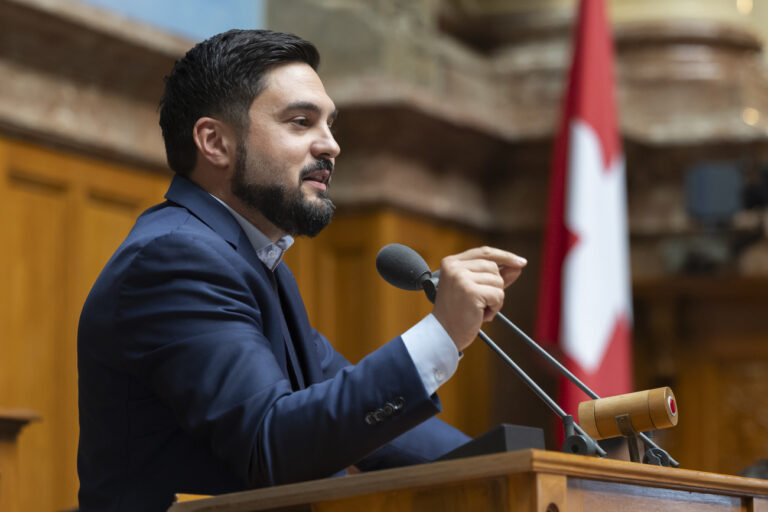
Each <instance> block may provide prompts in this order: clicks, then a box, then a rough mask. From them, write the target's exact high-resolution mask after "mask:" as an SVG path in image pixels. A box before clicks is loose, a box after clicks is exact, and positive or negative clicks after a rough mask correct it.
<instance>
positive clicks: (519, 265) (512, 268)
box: [441, 247, 528, 288]
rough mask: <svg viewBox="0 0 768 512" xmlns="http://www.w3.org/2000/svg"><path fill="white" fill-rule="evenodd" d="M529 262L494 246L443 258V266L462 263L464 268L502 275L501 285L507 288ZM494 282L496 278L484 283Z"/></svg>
mask: <svg viewBox="0 0 768 512" xmlns="http://www.w3.org/2000/svg"><path fill="white" fill-rule="evenodd" d="M486 256H487V257H486ZM501 262H503V263H501ZM527 263H528V261H527V260H526V259H525V258H522V257H520V256H518V255H516V254H513V253H511V252H507V251H502V250H501V249H495V248H493V247H478V248H474V249H470V250H468V251H464V252H462V253H460V254H456V255H454V256H448V257H447V258H445V259H443V262H442V265H441V267H446V266H448V267H450V266H452V265H453V264H461V266H462V267H463V268H465V269H467V270H470V271H472V272H476V273H487V274H492V275H495V276H500V277H501V283H502V284H501V286H502V287H503V288H506V287H508V286H509V285H511V284H512V283H514V282H515V281H516V280H517V278H518V277H520V275H521V273H522V269H523V267H525V265H527ZM488 279H490V278H488ZM492 282H495V280H494V281H483V283H484V284H492Z"/></svg>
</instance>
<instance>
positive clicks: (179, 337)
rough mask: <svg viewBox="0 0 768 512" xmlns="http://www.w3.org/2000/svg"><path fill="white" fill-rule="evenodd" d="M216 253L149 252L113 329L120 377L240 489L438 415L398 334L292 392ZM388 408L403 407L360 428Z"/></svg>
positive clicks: (242, 290) (253, 303)
mask: <svg viewBox="0 0 768 512" xmlns="http://www.w3.org/2000/svg"><path fill="white" fill-rule="evenodd" d="M225 249H230V248H229V246H217V245H215V244H213V243H211V242H210V241H208V240H200V239H194V238H190V237H189V236H179V235H176V234H173V233H171V234H169V235H164V236H162V237H160V238H157V239H155V240H153V241H152V242H150V243H149V244H147V245H146V246H145V247H144V248H143V249H142V250H141V251H140V252H139V253H138V254H137V255H136V256H135V257H134V259H133V261H132V263H131V265H130V267H129V269H128V271H127V272H126V273H125V275H124V278H123V280H122V282H121V284H120V289H119V299H118V307H117V309H116V312H115V318H114V324H115V326H116V332H118V333H119V334H118V336H119V338H120V339H119V342H120V343H121V353H122V354H123V358H124V365H125V368H126V370H127V371H128V372H129V373H131V374H132V375H133V376H134V377H135V378H136V379H138V380H139V381H140V382H141V383H142V384H143V385H146V386H148V387H149V388H150V389H152V390H153V392H154V393H156V394H157V395H158V397H159V398H160V399H161V400H162V401H163V402H164V403H165V404H166V405H167V406H168V407H169V408H170V409H171V410H172V411H173V414H174V415H175V417H176V419H177V421H178V423H179V424H180V425H181V427H182V428H184V429H185V430H187V431H188V432H189V433H190V434H191V435H193V436H194V437H195V438H198V439H200V440H201V441H202V442H204V443H206V444H207V445H208V446H209V447H210V449H211V450H212V451H213V453H214V454H215V455H216V456H217V457H219V458H220V459H222V460H224V461H226V462H228V463H229V464H230V465H231V467H233V469H234V470H235V471H236V472H237V474H239V475H240V476H241V477H242V478H243V480H244V481H245V482H246V484H248V485H252V486H263V485H274V484H282V483H289V482H295V481H300V480H307V479H314V478H321V477H326V476H330V475H331V474H333V473H335V472H337V471H339V470H341V469H343V468H344V467H346V466H348V465H350V464H353V463H355V462H357V461H359V460H361V459H363V458H364V457H365V456H367V455H368V454H370V453H372V452H374V451H375V450H376V449H377V448H379V447H380V446H382V445H384V444H386V443H387V442H389V441H391V440H393V439H395V438H397V437H398V436H400V435H401V434H403V433H405V432H407V431H408V430H410V429H412V428H413V427H415V426H416V425H418V424H419V423H421V422H423V421H424V420H426V419H427V418H429V417H431V416H433V415H434V414H436V413H437V412H439V402H438V401H437V398H436V396H434V397H429V396H426V392H425V391H424V388H423V385H422V384H421V382H420V380H419V376H418V373H417V372H416V369H415V367H414V365H413V363H412V362H411V360H410V357H409V356H408V353H407V350H406V348H405V346H404V345H403V342H402V340H401V339H400V338H399V337H398V338H395V339H394V340H392V341H390V342H389V343H387V344H386V345H384V346H383V347H382V348H380V349H379V350H376V351H375V352H373V353H371V354H369V355H368V356H367V357H365V358H364V359H363V360H361V361H360V363H359V364H357V365H355V366H346V365H341V364H340V361H339V359H338V358H336V357H335V356H334V357H331V359H330V360H329V364H330V365H331V366H334V365H336V366H338V368H335V371H334V373H333V376H332V377H330V378H329V379H328V380H325V381H323V382H321V383H317V384H314V385H312V386H310V387H308V388H307V389H304V390H301V391H297V392H292V390H291V387H290V383H289V382H288V381H287V380H286V379H285V377H284V375H283V373H282V371H281V368H280V366H279V364H278V362H277V360H276V359H275V356H274V354H273V352H272V349H271V345H270V342H269V340H268V339H267V338H266V337H265V335H264V332H263V325H262V321H263V319H262V314H261V308H260V303H259V296H260V295H259V294H260V291H259V290H260V288H259V287H260V284H259V283H258V282H257V280H256V279H255V277H256V274H255V272H254V271H253V269H251V270H250V274H249V270H248V268H243V261H244V260H242V259H236V258H233V257H232V256H231V255H230V254H229V253H231V252H232V251H231V250H230V251H229V252H228V251H227V250H225ZM262 293H263V291H262ZM339 357H340V356H339ZM342 366H343V367H342ZM393 400H396V401H397V402H398V403H402V407H400V408H399V409H398V410H396V411H395V412H394V413H393V414H389V415H384V416H383V417H381V418H380V419H381V421H370V418H371V416H370V413H371V412H375V411H378V410H380V409H382V407H385V406H386V404H389V403H392V401H393ZM379 416H381V415H379ZM367 420H368V421H367Z"/></svg>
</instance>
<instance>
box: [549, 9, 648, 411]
mask: <svg viewBox="0 0 768 512" xmlns="http://www.w3.org/2000/svg"><path fill="white" fill-rule="evenodd" d="M575 28H576V31H575V34H574V53H573V63H572V65H571V72H570V78H569V83H568V88H567V92H566V97H565V101H564V104H563V105H564V109H563V115H562V119H561V124H560V129H559V133H558V137H557V139H556V142H555V153H554V158H553V162H552V172H551V176H550V189H549V209H548V218H547V231H546V236H545V246H544V264H543V267H542V275H541V286H540V291H539V304H538V317H537V324H536V336H537V339H539V340H540V341H542V342H543V343H544V344H547V343H557V344H558V345H559V348H560V352H561V354H562V355H563V359H564V361H563V362H564V363H565V364H566V366H567V367H568V368H569V369H570V370H571V371H572V372H573V373H574V374H575V375H576V376H577V377H579V378H580V379H582V380H583V381H584V382H585V383H586V384H587V385H588V386H589V387H590V388H592V389H593V390H594V391H595V392H596V393H597V394H599V395H600V396H611V395H616V394H621V393H627V392H630V391H632V388H633V376H632V350H631V349H632V347H631V322H632V301H631V288H630V276H629V250H628V233H627V231H628V230H627V213H626V185H625V174H624V157H623V154H622V149H621V138H620V136H619V128H618V123H617V119H616V102H615V94H614V72H613V60H614V55H613V42H612V37H611V31H610V27H609V25H608V22H607V20H606V15H605V6H604V4H603V0H581V3H580V6H579V15H578V21H577V24H576V27H575ZM587 399H588V397H587V396H586V395H585V394H584V393H583V392H581V391H580V390H579V389H578V388H576V387H575V386H573V385H572V384H570V383H569V382H567V381H565V380H564V379H563V380H562V381H561V385H560V396H559V402H560V406H561V407H563V409H565V411H566V412H568V413H570V414H574V417H575V414H576V410H577V408H578V403H579V402H581V401H583V400H587Z"/></svg>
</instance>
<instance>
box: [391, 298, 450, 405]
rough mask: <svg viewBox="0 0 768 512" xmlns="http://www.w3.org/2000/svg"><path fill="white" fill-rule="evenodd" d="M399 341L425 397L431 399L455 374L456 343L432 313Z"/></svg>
mask: <svg viewBox="0 0 768 512" xmlns="http://www.w3.org/2000/svg"><path fill="white" fill-rule="evenodd" d="M402 339H403V343H404V344H405V348H406V350H408V354H409V355H410V356H411V359H412V360H413V364H414V365H415V366H416V370H417V371H418V372H419V376H420V377H421V382H423V383H424V389H426V390H427V395H429V396H432V394H434V392H435V391H437V388H439V387H440V386H441V385H442V384H443V383H444V382H446V381H447V380H448V379H450V378H451V376H452V375H453V374H454V373H456V368H458V366H459V351H458V350H457V349H456V344H455V343H454V342H453V340H452V339H451V337H450V336H449V335H448V333H447V332H446V331H445V329H444V328H443V326H442V325H441V324H440V322H438V321H437V318H435V316H434V315H433V314H432V313H430V314H429V315H427V316H425V317H424V318H423V319H422V320H421V321H420V322H419V323H417V324H416V325H414V326H413V327H411V328H410V329H408V330H407V331H406V332H405V333H403V335H402Z"/></svg>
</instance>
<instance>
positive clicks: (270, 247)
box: [211, 194, 293, 272]
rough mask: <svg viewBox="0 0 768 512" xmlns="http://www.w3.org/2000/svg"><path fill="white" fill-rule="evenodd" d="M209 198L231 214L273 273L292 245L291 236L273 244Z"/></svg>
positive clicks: (216, 198)
mask: <svg viewBox="0 0 768 512" xmlns="http://www.w3.org/2000/svg"><path fill="white" fill-rule="evenodd" d="M211 197H212V198H214V199H215V200H217V201H218V202H220V203H221V204H222V205H224V208H226V209H227V210H228V211H229V213H231V214H232V216H233V217H234V218H235V220H236V221H237V223H238V224H240V227H242V228H243V231H245V236H246V237H248V241H249V242H251V246H252V247H253V250H254V251H256V256H258V258H259V260H261V262H262V263H263V264H264V266H265V267H267V268H268V269H269V270H271V271H273V272H274V271H275V269H276V268H277V266H278V265H279V264H280V261H282V259H283V254H284V253H285V251H287V250H288V248H289V247H290V246H291V245H293V237H292V236H291V235H285V236H284V237H281V238H280V239H279V240H278V241H277V242H273V241H272V240H270V239H269V238H268V237H267V235H265V234H264V233H262V232H261V231H259V229H258V228H257V227H256V226H254V225H253V224H251V223H250V222H249V221H248V219H246V218H245V217H243V216H242V215H240V214H239V213H237V212H236V211H235V210H233V209H232V207H230V206H229V205H228V204H227V203H225V202H224V201H222V200H221V199H219V198H218V197H216V196H214V195H213V194H211Z"/></svg>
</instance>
